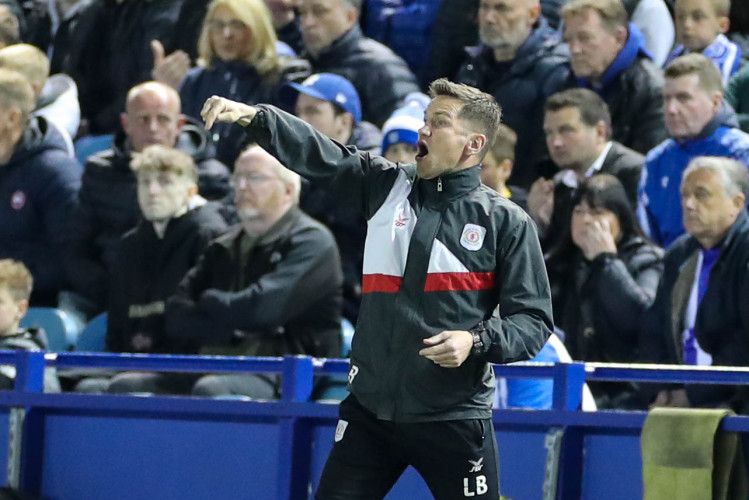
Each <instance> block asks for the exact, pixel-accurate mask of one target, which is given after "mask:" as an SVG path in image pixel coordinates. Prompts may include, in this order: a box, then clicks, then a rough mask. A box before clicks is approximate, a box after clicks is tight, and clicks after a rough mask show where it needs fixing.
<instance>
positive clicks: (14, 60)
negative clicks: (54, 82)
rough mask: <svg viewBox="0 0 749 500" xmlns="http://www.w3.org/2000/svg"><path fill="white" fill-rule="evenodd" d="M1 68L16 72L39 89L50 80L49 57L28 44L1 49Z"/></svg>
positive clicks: (18, 44)
mask: <svg viewBox="0 0 749 500" xmlns="http://www.w3.org/2000/svg"><path fill="white" fill-rule="evenodd" d="M0 68H6V69H10V70H13V71H16V72H18V73H20V74H22V75H23V76H25V77H26V79H27V80H28V81H29V83H31V85H32V86H38V87H39V89H40V90H41V88H42V87H43V86H44V82H46V81H47V78H49V59H48V58H47V55H46V54H45V53H44V52H42V51H41V50H39V49H38V48H37V47H34V46H33V45H29V44H28V43H17V44H15V45H8V46H7V47H3V48H2V49H0Z"/></svg>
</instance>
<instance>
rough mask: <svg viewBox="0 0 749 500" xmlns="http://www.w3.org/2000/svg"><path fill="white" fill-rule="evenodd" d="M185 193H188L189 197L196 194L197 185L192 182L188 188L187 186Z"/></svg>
mask: <svg viewBox="0 0 749 500" xmlns="http://www.w3.org/2000/svg"><path fill="white" fill-rule="evenodd" d="M187 193H188V194H189V195H190V198H192V197H193V196H195V195H196V194H198V186H196V185H195V184H193V185H192V186H190V187H189V188H187Z"/></svg>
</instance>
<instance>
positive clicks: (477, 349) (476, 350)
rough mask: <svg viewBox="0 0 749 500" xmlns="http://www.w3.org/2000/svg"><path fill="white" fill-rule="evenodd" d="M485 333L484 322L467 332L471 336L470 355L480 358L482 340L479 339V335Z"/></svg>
mask: <svg viewBox="0 0 749 500" xmlns="http://www.w3.org/2000/svg"><path fill="white" fill-rule="evenodd" d="M485 331H486V323H485V322H484V321H482V322H480V323H479V324H478V325H476V326H475V327H473V328H471V329H470V330H468V332H469V333H470V334H471V335H473V348H472V349H471V354H473V355H474V356H481V355H482V354H484V340H483V339H482V338H481V334H482V333H483V332H485Z"/></svg>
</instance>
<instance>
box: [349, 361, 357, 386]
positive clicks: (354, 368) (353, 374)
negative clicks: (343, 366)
mask: <svg viewBox="0 0 749 500" xmlns="http://www.w3.org/2000/svg"><path fill="white" fill-rule="evenodd" d="M358 373H359V367H358V366H356V365H351V368H350V369H349V371H348V383H349V385H351V384H353V383H354V377H356V375H357V374H358Z"/></svg>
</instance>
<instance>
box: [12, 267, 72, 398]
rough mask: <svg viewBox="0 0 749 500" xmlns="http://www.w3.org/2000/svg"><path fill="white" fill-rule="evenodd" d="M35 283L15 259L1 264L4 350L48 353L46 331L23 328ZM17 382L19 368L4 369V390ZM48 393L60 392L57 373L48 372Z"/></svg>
mask: <svg viewBox="0 0 749 500" xmlns="http://www.w3.org/2000/svg"><path fill="white" fill-rule="evenodd" d="M33 282H34V280H33V278H32V277H31V273H30V272H29V270H28V269H27V268H26V266H24V265H23V263H21V262H18V261H15V260H12V259H2V260H0V349H8V350H12V349H21V350H24V351H39V350H44V349H47V337H46V336H45V335H44V331H43V330H40V329H37V328H21V326H20V322H21V319H23V317H24V316H26V312H27V311H28V309H29V297H30V296H31V289H32V286H33ZM15 378H16V369H15V367H13V366H7V365H5V366H0V389H3V390H10V389H13V383H14V381H15ZM44 390H45V391H46V392H60V384H59V382H58V380H57V376H56V375H55V372H54V370H49V369H48V370H47V371H46V372H45V374H44Z"/></svg>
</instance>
